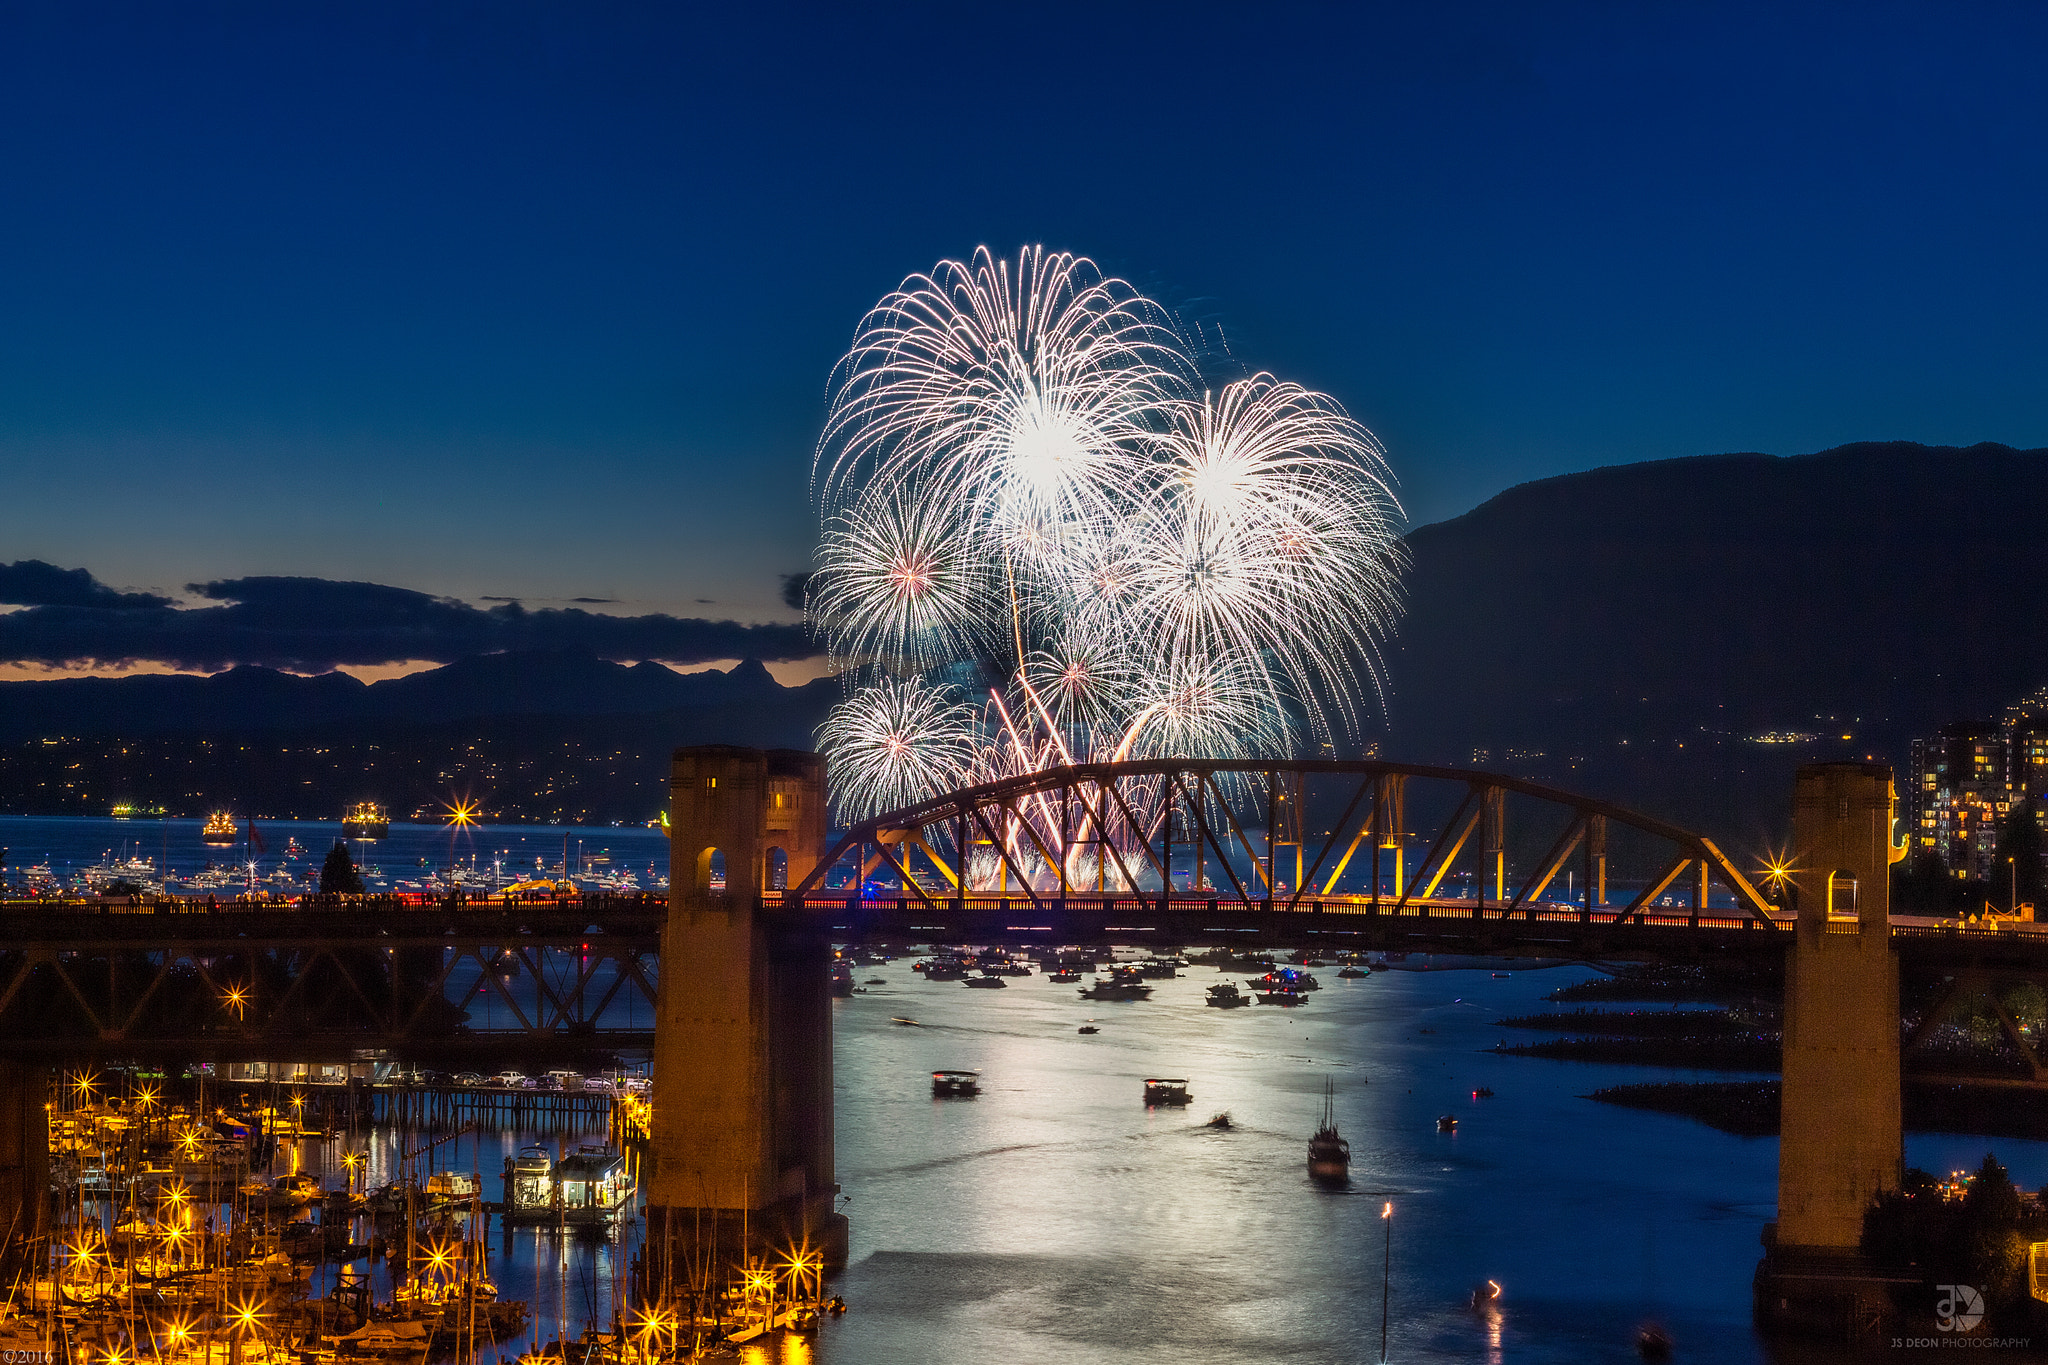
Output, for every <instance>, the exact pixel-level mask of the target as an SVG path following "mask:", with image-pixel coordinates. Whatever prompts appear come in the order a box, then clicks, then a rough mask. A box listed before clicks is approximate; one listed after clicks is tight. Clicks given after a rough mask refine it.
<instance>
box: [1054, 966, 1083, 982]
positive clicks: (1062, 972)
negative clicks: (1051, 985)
mask: <svg viewBox="0 0 2048 1365" xmlns="http://www.w3.org/2000/svg"><path fill="white" fill-rule="evenodd" d="M1045 979H1046V980H1047V981H1079V980H1080V979H1081V973H1080V972H1078V971H1076V970H1075V969H1074V968H1072V967H1062V968H1060V969H1059V970H1058V971H1056V972H1047V973H1046V974H1045Z"/></svg>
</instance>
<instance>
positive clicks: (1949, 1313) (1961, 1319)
mask: <svg viewBox="0 0 2048 1365" xmlns="http://www.w3.org/2000/svg"><path fill="white" fill-rule="evenodd" d="M1934 1287H1935V1289H1936V1290H1937V1291H1938V1292H1939V1293H1940V1295H1941V1297H1940V1298H1938V1299H1936V1300H1935V1301H1934V1325H1935V1326H1936V1327H1938V1328H1940V1329H1941V1330H1942V1331H1944V1332H1971V1331H1975V1330H1976V1328H1977V1324H1978V1323H1980V1322H1982V1321H1984V1296H1983V1295H1982V1294H1980V1293H1978V1292H1977V1290H1976V1289H1974V1288H1973V1287H1971V1286H1970V1285H1967V1284H1938V1285H1936V1286H1934Z"/></svg>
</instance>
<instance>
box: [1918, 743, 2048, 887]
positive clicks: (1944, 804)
mask: <svg viewBox="0 0 2048 1365" xmlns="http://www.w3.org/2000/svg"><path fill="white" fill-rule="evenodd" d="M2044 719H2048V718H2044ZM2008 728H2009V727H2008V726H2006V725H2002V724H1998V723H1995V722H1990V721H1985V722H1974V721H1972V722H1963V723H1960V724H1956V725H1945V726H1943V727H1942V729H1941V733H1940V734H1939V735H1938V736H1936V737H1935V738H1933V739H1921V740H1915V741H1913V806H1914V815H1915V821H1916V825H1917V829H1916V831H1915V838H1916V840H1917V842H1918V844H1919V846H1920V847H1922V848H1928V849H1932V850H1934V852H1936V853H1937V854H1939V855H1940V857H1941V861H1942V864H1943V865H1944V866H1946V867H1947V868H1948V870H1949V871H1950V872H1952V873H1954V874H1955V875H1956V876H1958V877H1967V878H1975V879H1977V880H1979V881H1983V880H1988V879H1989V878H1990V876H1991V860H1992V856H1993V853H1994V851H1995V850H1996V849H1997V847H1998V828H1999V826H2000V825H2002V824H2003V823H2004V822H2005V818H2006V816H2007V814H2008V813H2009V812H2010V810H2011V800H2012V789H2011V786H2010V778H2011V770H2010V765H2009V760H2008V753H2009V748H2010V745H2009V743H2008V738H2007V735H2008ZM2043 742H2044V756H2048V731H2044V736H2043ZM2043 773H2044V778H2048V768H2044V770H2043ZM2044 791H2048V783H2044Z"/></svg>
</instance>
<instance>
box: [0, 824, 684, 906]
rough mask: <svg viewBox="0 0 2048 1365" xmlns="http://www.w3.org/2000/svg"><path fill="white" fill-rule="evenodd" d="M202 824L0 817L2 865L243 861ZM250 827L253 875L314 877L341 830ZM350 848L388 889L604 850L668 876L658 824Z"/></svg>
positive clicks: (196, 866)
mask: <svg viewBox="0 0 2048 1365" xmlns="http://www.w3.org/2000/svg"><path fill="white" fill-rule="evenodd" d="M203 823H204V822H202V821H199V820H112V819H85V818H80V817H76V816H24V815H0V848H5V849H7V850H8V854H7V867H8V869H9V871H10V872H17V871H19V869H21V868H23V867H28V866H31V865H34V864H38V863H48V864H49V867H50V870H51V871H52V872H54V873H56V874H57V875H58V876H59V877H63V878H65V879H66V880H67V881H68V880H69V878H70V875H71V874H73V873H76V872H77V871H78V870H79V869H80V868H83V867H87V866H89V865H91V864H93V863H97V862H100V861H102V860H103V859H105V858H107V857H109V856H110V855H111V856H112V857H114V858H126V857H130V856H134V857H142V858H149V859H152V860H154V861H155V863H156V865H157V867H158V869H159V870H160V871H168V872H169V873H171V875H173V876H176V877H189V876H194V875H196V874H197V873H199V872H200V871H201V870H202V869H204V868H205V867H206V866H207V865H208V864H209V863H212V864H217V865H227V864H243V863H246V862H247V861H248V860H249V858H250V856H251V855H250V854H249V852H248V851H247V850H246V849H245V848H244V846H243V845H242V844H241V843H240V842H237V843H236V844H235V845H234V846H233V847H231V848H212V847H209V846H208V845H206V844H204V843H201V842H200V839H199V831H200V827H201V825H202V824H203ZM256 832H257V834H258V835H259V836H261V839H262V841H263V844H264V846H265V849H264V851H263V852H261V853H258V854H255V855H254V856H255V860H256V863H257V875H258V877H259V878H262V877H267V876H269V875H270V874H271V873H272V872H273V871H275V870H276V869H277V868H278V867H280V866H281V865H284V864H286V863H289V864H290V865H291V869H292V870H293V871H294V872H296V873H297V874H298V875H299V876H301V877H309V878H317V877H318V875H319V870H320V861H321V859H323V858H324V857H326V855H327V850H328V849H330V848H332V847H334V842H335V840H337V839H340V838H342V837H343V836H342V831H341V824H340V822H339V821H333V820H259V821H257V823H256ZM293 840H296V841H297V842H298V845H299V847H300V848H301V849H303V850H304V852H303V853H302V854H301V855H299V856H298V857H296V858H288V857H287V853H286V850H287V847H288V845H289V843H290V841H293ZM350 847H351V848H352V849H353V850H354V851H355V855H356V858H357V860H358V861H359V862H361V863H363V864H364V865H365V867H366V869H367V870H369V871H371V872H374V873H376V874H381V879H377V880H378V881H379V884H378V885H377V886H375V887H373V889H388V888H389V887H390V886H392V885H394V884H395V883H396V882H398V881H400V880H403V879H411V878H417V877H422V876H425V875H427V874H429V873H431V872H434V871H437V870H440V869H444V868H448V867H452V866H456V865H460V866H463V867H470V866H475V867H478V868H482V869H488V868H489V867H490V866H491V864H492V862H493V861H497V862H499V863H501V864H502V865H503V868H504V871H505V872H506V873H508V874H512V875H522V874H525V875H530V874H531V873H532V871H533V869H534V866H535V860H536V859H538V860H539V861H540V862H542V863H544V864H546V865H547V866H549V867H554V866H557V865H559V864H560V863H561V861H562V859H563V856H564V854H566V855H567V857H568V860H569V867H570V868H571V869H572V870H574V869H577V868H580V867H582V866H584V865H585V861H584V860H585V859H587V858H591V857H593V856H595V855H600V854H602V855H605V856H607V857H608V858H609V859H610V861H609V862H608V863H604V864H601V865H594V866H597V867H601V868H602V869H603V870H606V871H618V870H630V871H631V872H632V873H633V874H634V876H635V877H636V878H637V879H638V880H639V882H640V884H641V886H642V887H646V886H648V885H650V884H651V881H652V879H653V878H656V877H663V878H665V877H667V876H668V836H667V835H665V834H663V833H662V832H661V831H660V830H658V829H645V828H641V827H638V826H633V825H616V826H600V827H589V828H585V827H580V826H564V825H478V826H474V827H472V828H469V829H464V830H451V829H447V828H444V827H441V826H436V825H410V824H400V823H396V822H394V823H393V824H392V826H391V833H390V834H389V836H387V837H386V838H384V839H381V840H377V841H375V842H352V843H351V844H350Z"/></svg>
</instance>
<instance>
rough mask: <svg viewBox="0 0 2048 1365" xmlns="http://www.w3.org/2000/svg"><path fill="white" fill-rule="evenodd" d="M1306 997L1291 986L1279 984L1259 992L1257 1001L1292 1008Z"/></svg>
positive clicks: (1262, 1003)
mask: <svg viewBox="0 0 2048 1365" xmlns="http://www.w3.org/2000/svg"><path fill="white" fill-rule="evenodd" d="M1307 998H1308V997H1307V996H1305V995H1303V994H1302V993H1301V992H1300V991H1298V990H1295V989H1294V988H1293V987H1291V986H1281V987H1277V988H1275V989H1273V990H1270V991H1260V992H1259V1003H1260V1004H1261V1005H1286V1006H1288V1007H1289V1008H1292V1007H1293V1006H1295V1005H1299V1004H1300V1003H1301V1002H1302V1001H1304V1000H1306V999H1307Z"/></svg>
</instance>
